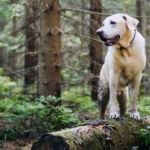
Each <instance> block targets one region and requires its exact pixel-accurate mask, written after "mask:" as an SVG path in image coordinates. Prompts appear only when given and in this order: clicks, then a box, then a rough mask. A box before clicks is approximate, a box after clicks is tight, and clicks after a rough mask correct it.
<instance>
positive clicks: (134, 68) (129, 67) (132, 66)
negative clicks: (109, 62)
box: [113, 50, 143, 77]
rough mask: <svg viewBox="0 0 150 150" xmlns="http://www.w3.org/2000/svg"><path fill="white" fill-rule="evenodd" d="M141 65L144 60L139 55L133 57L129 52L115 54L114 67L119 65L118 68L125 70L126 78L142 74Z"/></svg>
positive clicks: (119, 51) (118, 51) (116, 52)
mask: <svg viewBox="0 0 150 150" xmlns="http://www.w3.org/2000/svg"><path fill="white" fill-rule="evenodd" d="M141 63H142V59H141V58H140V57H138V55H136V56H135V55H131V54H130V53H129V51H127V50H115V52H114V56H113V65H117V66H118V68H120V69H121V70H123V74H124V75H125V76H128V77H129V76H132V75H133V74H136V73H138V72H141V70H142V69H143V65H141ZM142 64H143V63H142Z"/></svg>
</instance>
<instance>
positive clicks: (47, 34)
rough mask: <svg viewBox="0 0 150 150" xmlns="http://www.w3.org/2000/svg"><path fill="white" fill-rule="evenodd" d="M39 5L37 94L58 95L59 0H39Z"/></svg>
mask: <svg viewBox="0 0 150 150" xmlns="http://www.w3.org/2000/svg"><path fill="white" fill-rule="evenodd" d="M40 7H41V14H40V47H39V56H38V64H39V76H38V78H39V79H38V80H39V81H38V94H39V95H44V96H48V95H54V96H56V97H59V96H60V92H61V86H60V82H61V57H60V33H59V28H60V24H59V22H60V18H59V0H41V1H40Z"/></svg>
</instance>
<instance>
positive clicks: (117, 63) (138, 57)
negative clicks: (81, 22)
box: [96, 14, 146, 120]
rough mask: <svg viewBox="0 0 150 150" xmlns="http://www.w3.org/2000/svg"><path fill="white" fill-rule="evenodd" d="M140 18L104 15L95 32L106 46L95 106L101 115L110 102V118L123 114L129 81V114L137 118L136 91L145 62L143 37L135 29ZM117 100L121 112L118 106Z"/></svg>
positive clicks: (137, 90)
mask: <svg viewBox="0 0 150 150" xmlns="http://www.w3.org/2000/svg"><path fill="white" fill-rule="evenodd" d="M138 23H139V21H138V20H137V19H135V18H132V17H130V16H128V15H127V14H114V15H112V16H109V17H107V18H106V19H105V20H104V22H103V26H102V27H101V28H99V29H98V30H97V31H96V33H97V35H98V37H99V38H100V39H101V40H102V41H103V43H104V45H105V46H107V47H108V52H107V55H106V57H105V62H104V64H103V66H102V69H101V71H100V80H99V88H98V107H99V115H100V119H101V120H103V119H104V115H105V110H106V106H107V104H108V102H109V109H110V115H109V118H119V117H123V116H124V115H125V113H126V109H127V101H128V85H129V84H130V85H131V88H132V100H131V107H130V117H131V118H133V119H136V120H140V115H139V113H138V110H137V101H138V92H139V87H140V82H141V78H142V70H143V69H144V67H145V64H146V55H145V39H144V38H143V36H142V35H141V34H140V33H139V32H138V31H137V30H136V26H137V24H138ZM117 100H118V103H119V108H120V112H119V111H118V109H117Z"/></svg>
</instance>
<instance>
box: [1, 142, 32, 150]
mask: <svg viewBox="0 0 150 150" xmlns="http://www.w3.org/2000/svg"><path fill="white" fill-rule="evenodd" d="M33 142H34V140H29V139H26V140H19V141H8V142H4V141H0V150H31V147H32V144H33Z"/></svg>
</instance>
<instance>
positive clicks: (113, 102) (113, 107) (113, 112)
mask: <svg viewBox="0 0 150 150" xmlns="http://www.w3.org/2000/svg"><path fill="white" fill-rule="evenodd" d="M118 79H119V74H118V72H117V73H115V72H114V71H110V72H109V88H110V101H109V108H110V115H109V118H119V117H120V115H119V112H118V109H117V98H116V95H117V86H118Z"/></svg>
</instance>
